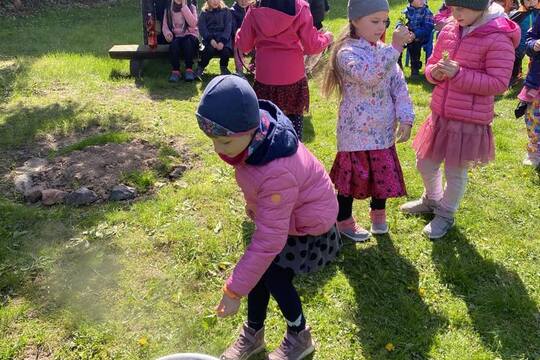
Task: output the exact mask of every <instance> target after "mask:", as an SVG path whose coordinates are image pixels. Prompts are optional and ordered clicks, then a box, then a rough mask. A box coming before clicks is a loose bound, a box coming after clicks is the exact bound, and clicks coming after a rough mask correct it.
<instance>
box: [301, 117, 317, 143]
mask: <svg viewBox="0 0 540 360" xmlns="http://www.w3.org/2000/svg"><path fill="white" fill-rule="evenodd" d="M315 135H316V134H315V128H314V127H313V118H312V116H311V115H307V116H304V133H303V139H302V142H303V143H304V144H308V143H310V142H313V141H314V140H315V137H316V136H315Z"/></svg>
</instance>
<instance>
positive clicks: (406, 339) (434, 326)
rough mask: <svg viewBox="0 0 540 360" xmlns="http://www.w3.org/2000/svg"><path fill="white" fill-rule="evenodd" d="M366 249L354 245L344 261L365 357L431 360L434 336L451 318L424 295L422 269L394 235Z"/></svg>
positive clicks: (376, 240)
mask: <svg viewBox="0 0 540 360" xmlns="http://www.w3.org/2000/svg"><path fill="white" fill-rule="evenodd" d="M372 241H375V242H376V244H375V245H372V246H370V247H368V248H366V249H363V248H360V249H356V248H355V247H349V248H347V249H346V250H345V251H344V259H343V262H342V264H341V266H342V271H343V273H344V274H345V275H346V276H347V278H348V279H349V284H350V286H351V287H352V288H353V290H354V293H355V299H356V307H355V308H353V309H351V311H352V313H353V315H354V317H355V318H356V321H357V325H358V329H359V330H358V334H357V337H358V340H359V342H360V343H361V344H362V349H363V351H364V357H365V358H366V359H385V358H387V357H388V356H389V352H388V350H387V349H385V346H386V345H387V344H389V343H391V344H392V345H393V346H395V348H394V350H393V352H392V357H395V358H401V359H428V358H429V357H430V356H429V350H430V348H431V344H432V343H433V338H434V336H435V335H436V333H437V331H438V329H440V328H441V327H444V326H445V323H446V320H445V319H444V318H442V317H441V316H440V315H438V314H436V313H433V312H432V311H431V310H430V309H429V307H428V305H426V303H425V302H424V300H423V299H422V291H423V290H421V289H420V287H419V277H418V271H417V270H416V268H415V267H414V265H413V264H411V262H410V261H409V260H408V259H407V258H406V257H404V256H403V255H401V254H400V253H399V251H398V249H396V248H395V246H394V245H393V243H392V239H391V237H390V236H389V235H383V236H377V237H376V238H375V239H374V240H372Z"/></svg>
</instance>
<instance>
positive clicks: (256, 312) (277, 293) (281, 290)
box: [248, 263, 305, 332]
mask: <svg viewBox="0 0 540 360" xmlns="http://www.w3.org/2000/svg"><path fill="white" fill-rule="evenodd" d="M293 278H294V272H293V271H292V270H291V269H284V268H282V267H280V266H278V265H276V264H274V263H272V264H271V265H270V267H269V268H268V270H266V272H265V273H264V275H263V276H262V277H261V279H260V280H259V282H258V283H257V285H255V287H254V288H253V289H252V290H251V292H250V293H249V295H248V325H249V327H251V328H253V329H255V330H259V329H260V328H262V327H263V326H264V321H265V320H266V311H267V309H268V301H270V295H272V297H273V298H274V299H275V300H276V302H277V304H278V306H279V308H280V309H281V313H282V314H283V316H284V317H285V320H287V324H288V327H289V328H291V329H292V330H294V331H296V332H298V331H301V330H303V328H304V327H305V319H304V316H303V314H302V303H301V302H300V297H299V296H298V293H297V292H296V289H295V287H294V285H293V282H292V281H293ZM298 319H301V321H300V324H299V325H297V326H291V324H290V323H294V322H295V321H297V320H298ZM295 325H296V324H295Z"/></svg>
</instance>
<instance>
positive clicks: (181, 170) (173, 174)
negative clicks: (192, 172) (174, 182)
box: [169, 165, 188, 179]
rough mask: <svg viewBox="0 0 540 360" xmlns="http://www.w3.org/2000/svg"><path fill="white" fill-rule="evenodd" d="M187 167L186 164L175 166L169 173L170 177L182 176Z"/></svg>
mask: <svg viewBox="0 0 540 360" xmlns="http://www.w3.org/2000/svg"><path fill="white" fill-rule="evenodd" d="M187 168H188V167H187V166H186V165H178V166H177V167H175V168H174V170H173V171H171V172H170V173H169V178H171V179H178V178H179V177H180V176H182V175H183V174H184V172H185V171H186V170H187Z"/></svg>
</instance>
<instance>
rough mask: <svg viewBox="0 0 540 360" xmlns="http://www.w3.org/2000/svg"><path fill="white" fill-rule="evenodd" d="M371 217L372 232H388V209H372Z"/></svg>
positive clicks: (379, 233) (378, 233)
mask: <svg viewBox="0 0 540 360" xmlns="http://www.w3.org/2000/svg"><path fill="white" fill-rule="evenodd" d="M369 217H370V218H371V233H372V234H377V235H381V234H387V233H388V224H387V223H386V210H384V209H381V210H371V211H370V212H369Z"/></svg>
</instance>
